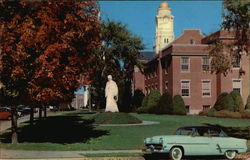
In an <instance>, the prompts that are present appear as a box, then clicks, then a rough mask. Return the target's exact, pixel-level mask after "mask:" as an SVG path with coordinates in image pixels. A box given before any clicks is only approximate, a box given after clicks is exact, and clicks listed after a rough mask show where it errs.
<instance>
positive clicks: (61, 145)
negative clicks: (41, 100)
mask: <svg viewBox="0 0 250 160" xmlns="http://www.w3.org/2000/svg"><path fill="white" fill-rule="evenodd" d="M131 115H133V116H135V117H137V118H138V119H141V120H145V121H158V122H160V124H156V125H149V126H126V127H124V126H115V127H114V126H112V127H111V126H96V125H95V124H94V121H93V120H91V119H92V118H93V116H95V113H86V112H79V111H74V112H68V113H66V114H60V115H56V116H50V117H48V118H47V120H44V121H43V122H38V121H37V122H36V124H35V125H34V126H33V127H32V126H29V125H28V124H27V123H25V124H23V125H22V127H21V128H20V133H19V140H20V142H21V143H19V144H16V145H13V144H10V143H9V142H10V131H7V132H4V133H2V134H1V135H0V140H1V142H2V143H1V145H0V148H7V149H23V150H53V151H55V150H62V151H64V150H130V149H142V147H143V139H144V138H146V137H150V136H155V135H170V134H173V133H174V132H175V130H176V129H177V128H179V127H182V126H190V125H203V124H208V125H219V126H221V127H224V128H225V129H228V131H229V132H231V133H230V135H233V136H236V137H237V136H240V137H241V138H248V139H250V138H249V132H248V128H247V127H248V126H249V125H250V123H249V120H244V119H227V118H213V117H201V116H174V115H152V114H135V113H133V114H131ZM237 129H241V133H240V135H238V132H237ZM248 147H249V148H250V142H249V141H248Z"/></svg>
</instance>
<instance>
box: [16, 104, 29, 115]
mask: <svg viewBox="0 0 250 160" xmlns="http://www.w3.org/2000/svg"><path fill="white" fill-rule="evenodd" d="M17 110H18V112H20V113H21V116H24V115H27V114H30V113H31V111H32V109H31V108H30V107H27V106H24V105H19V106H17Z"/></svg>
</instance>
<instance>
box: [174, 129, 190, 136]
mask: <svg viewBox="0 0 250 160" xmlns="http://www.w3.org/2000/svg"><path fill="white" fill-rule="evenodd" d="M192 133H193V129H192V128H181V129H178V130H177V131H176V135H184V136H189V135H191V134H192Z"/></svg>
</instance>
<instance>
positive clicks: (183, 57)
mask: <svg viewBox="0 0 250 160" xmlns="http://www.w3.org/2000/svg"><path fill="white" fill-rule="evenodd" d="M183 58H188V64H183V63H182V62H183V61H182V59H183ZM180 64H181V72H184V73H186V72H190V57H188V56H182V57H181V59H180ZM182 65H187V66H188V70H183V69H182Z"/></svg>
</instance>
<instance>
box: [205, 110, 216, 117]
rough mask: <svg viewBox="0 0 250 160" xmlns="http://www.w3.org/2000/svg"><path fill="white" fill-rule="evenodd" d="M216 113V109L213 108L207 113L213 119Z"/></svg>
mask: <svg viewBox="0 0 250 160" xmlns="http://www.w3.org/2000/svg"><path fill="white" fill-rule="evenodd" d="M215 112H216V109H214V108H211V109H209V110H208V111H207V116H209V117H213V116H214V113H215Z"/></svg>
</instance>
